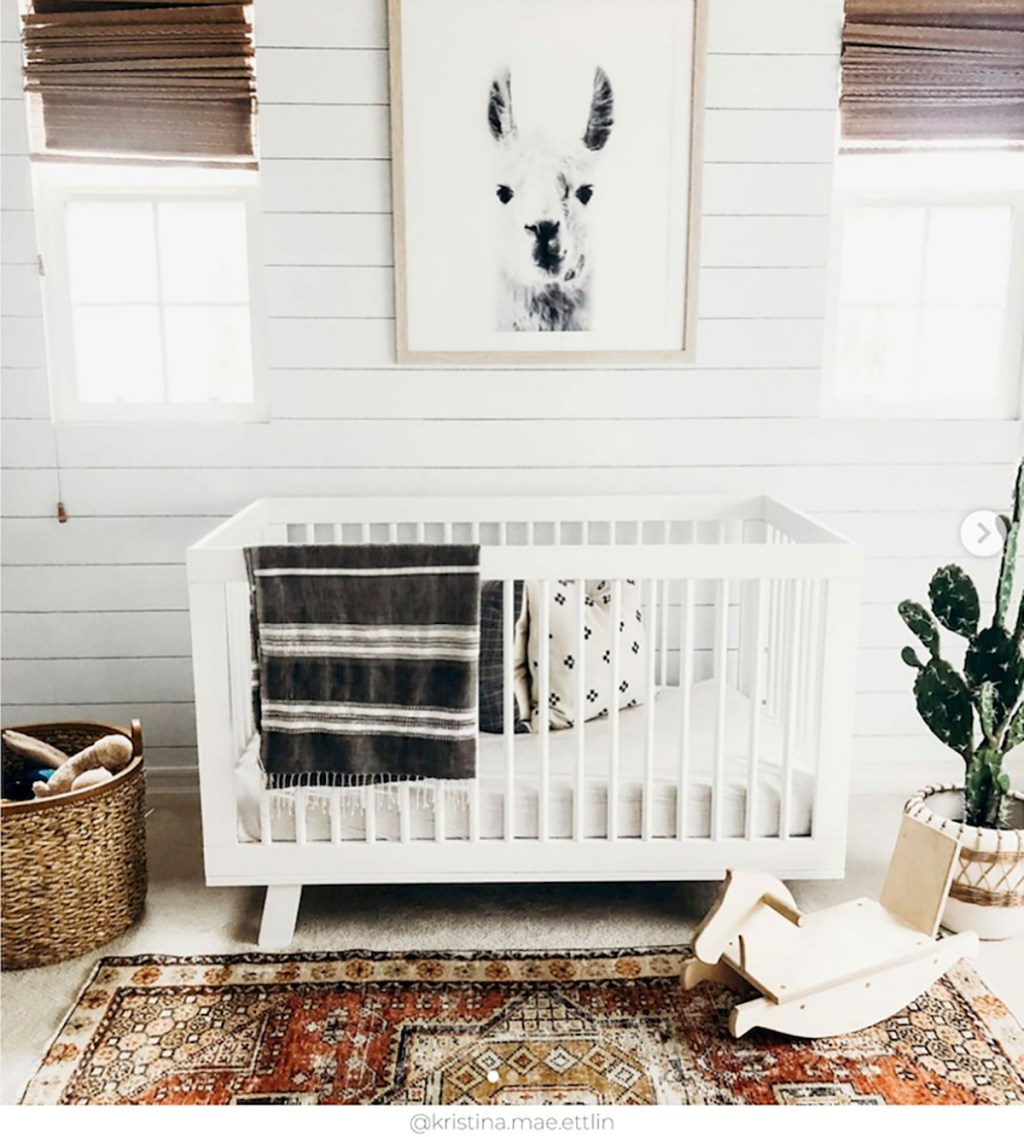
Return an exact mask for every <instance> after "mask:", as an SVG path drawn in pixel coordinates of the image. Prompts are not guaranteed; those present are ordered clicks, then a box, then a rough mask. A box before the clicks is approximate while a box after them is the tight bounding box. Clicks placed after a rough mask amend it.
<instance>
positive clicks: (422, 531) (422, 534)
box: [416, 521, 427, 545]
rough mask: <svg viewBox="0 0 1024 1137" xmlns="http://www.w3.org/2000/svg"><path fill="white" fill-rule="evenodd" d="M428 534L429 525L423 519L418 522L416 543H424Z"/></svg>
mask: <svg viewBox="0 0 1024 1137" xmlns="http://www.w3.org/2000/svg"><path fill="white" fill-rule="evenodd" d="M426 536H427V526H426V524H425V523H424V522H422V521H417V522H416V544H417V545H422V544H423V542H424V540H425V539H426Z"/></svg>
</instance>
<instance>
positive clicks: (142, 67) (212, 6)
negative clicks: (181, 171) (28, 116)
mask: <svg viewBox="0 0 1024 1137" xmlns="http://www.w3.org/2000/svg"><path fill="white" fill-rule="evenodd" d="M249 10H250V9H249V7H248V6H247V5H244V4H225V3H213V2H211V0H149V2H147V3H130V2H120V0H35V2H34V3H33V4H32V5H31V8H30V10H29V11H28V12H27V13H25V14H24V15H23V17H22V38H23V41H24V48H25V90H26V92H27V93H28V97H29V102H30V106H31V109H32V150H33V153H34V154H35V155H36V156H44V157H46V156H53V157H64V156H71V155H77V156H82V155H84V156H88V157H90V158H94V157H105V158H114V159H117V158H120V159H123V160H131V161H135V160H139V159H144V160H148V159H169V160H182V159H184V160H187V161H190V162H198V163H199V164H217V165H220V164H222V163H231V164H241V165H255V157H254V152H253V133H254V131H253V118H254V110H255V93H256V87H255V78H254V74H253V66H252V57H253V45H252V26H251V24H250V22H249V21H248V19H247V16H248V13H249Z"/></svg>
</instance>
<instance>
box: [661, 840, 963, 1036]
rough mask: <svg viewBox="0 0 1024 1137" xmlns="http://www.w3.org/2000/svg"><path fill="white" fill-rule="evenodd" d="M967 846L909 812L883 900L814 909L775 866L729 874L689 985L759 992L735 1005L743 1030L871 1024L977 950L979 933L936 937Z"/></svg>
mask: <svg viewBox="0 0 1024 1137" xmlns="http://www.w3.org/2000/svg"><path fill="white" fill-rule="evenodd" d="M958 852H959V842H958V840H957V839H956V838H954V837H950V836H947V835H946V834H945V833H941V832H939V831H937V830H935V829H931V828H929V827H928V826H925V825H922V824H921V823H920V822H918V821H915V820H914V819H913V818H910V817H904V819H903V823H902V826H901V828H900V833H899V838H898V839H897V842H896V849H895V852H894V853H893V857H892V861H891V863H890V865H889V873H888V876H887V877H886V881H885V887H884V888H883V890H882V899H881V902H878V901H875V900H869V899H867V898H862V899H859V900H851V901H849V902H848V903H846V904H837V905H836V906H835V907H833V908H827V909H824V910H823V911H821V912H812V913H802V912H800V911H799V909H798V908H797V906H796V902H795V901H794V899H793V896H792V894H791V893H790V892H789V890H788V889H787V888H786V887H785V885H783V884H782V883H781V882H780V881H778V880H776V879H775V878H774V877H772V876H769V875H768V874H766V873H758V872H736V873H732V872H730V873H727V874H726V879H725V884H724V885H723V887H722V890H721V892H720V893H719V895H718V898H717V900H716V901H715V904H714V905H713V906H712V908H711V911H710V912H709V913H708V915H707V916H706V917H705V919H704V921H703V923H702V924H701V925H700V927H699V928H698V929H697V934H696V936H695V937H694V943H693V950H694V955H695V957H696V958H695V959H692V960H690V961H688V962H687V963H686V964H685V965H684V967H683V974H682V983H683V987H684V988H685V989H686V990H689V989H690V988H692V987H694V986H696V985H697V984H698V983H701V982H703V981H704V980H713V981H715V982H718V983H722V984H724V985H726V986H728V987H732V988H734V989H735V990H740V991H746V992H748V993H749V992H750V988H751V987H753V988H754V989H755V990H756V991H757V992H759V993H760V994H759V997H757V998H753V999H750V1000H748V1001H747V1002H744V1003H740V1004H738V1005H737V1006H736V1007H734V1008H733V1011H732V1014H731V1016H730V1018H729V1030H730V1032H731V1033H732V1035H733V1037H734V1038H739V1037H740V1036H741V1035H743V1034H746V1032H747V1031H748V1030H750V1029H751V1028H753V1027H755V1026H763V1027H768V1028H769V1029H771V1030H776V1031H779V1032H780V1033H782V1034H792V1035H798V1036H800V1037H802V1038H824V1037H827V1036H829V1035H836V1034H849V1033H851V1032H852V1031H857V1030H863V1029H864V1028H865V1027H869V1026H873V1025H874V1024H875V1023H877V1022H881V1021H882V1020H883V1019H885V1018H888V1017H889V1016H890V1015H893V1014H895V1013H896V1012H897V1011H899V1010H901V1009H902V1008H903V1007H905V1006H906V1005H907V1004H908V1003H909V1002H911V1001H912V1000H913V999H915V998H916V997H917V996H918V995H920V994H921V993H922V992H923V991H925V990H927V988H928V987H929V986H931V984H932V983H934V982H935V980H936V979H938V978H939V976H940V975H942V974H943V973H944V972H945V971H947V970H948V969H949V968H950V967H952V966H953V964H954V963H956V962H957V960H959V959H962V958H964V957H965V956H972V955H974V954H976V952H977V950H978V937H977V936H976V935H975V934H974V933H973V932H964V933H962V934H961V935H957V936H951V937H949V938H947V939H942V940H936V939H935V934H936V932H937V931H938V928H939V918H940V916H941V915H942V908H943V904H944V903H945V900H946V896H947V894H948V892H949V886H950V882H951V880H952V877H953V869H954V866H955V864H956V858H957V854H958Z"/></svg>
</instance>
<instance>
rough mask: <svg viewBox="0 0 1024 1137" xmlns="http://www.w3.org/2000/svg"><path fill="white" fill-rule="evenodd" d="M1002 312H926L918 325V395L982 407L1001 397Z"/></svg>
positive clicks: (929, 310)
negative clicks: (984, 403)
mask: <svg viewBox="0 0 1024 1137" xmlns="http://www.w3.org/2000/svg"><path fill="white" fill-rule="evenodd" d="M1003 319H1004V314H1003V310H1002V308H962V309H956V308H926V309H925V311H924V312H923V314H922V321H921V383H920V386H921V394H922V396H923V397H924V398H928V399H947V400H956V401H970V402H982V401H985V400H987V399H993V398H995V397H996V396H997V395H998V394H999V362H1000V354H1001V351H1000V348H1001V344H1002V337H1003Z"/></svg>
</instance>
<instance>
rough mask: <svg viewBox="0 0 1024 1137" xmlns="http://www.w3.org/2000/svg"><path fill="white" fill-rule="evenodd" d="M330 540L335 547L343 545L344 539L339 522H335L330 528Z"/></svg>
mask: <svg viewBox="0 0 1024 1137" xmlns="http://www.w3.org/2000/svg"><path fill="white" fill-rule="evenodd" d="M331 540H332V541H333V542H334V543H335V545H343V544H344V543H345V537H344V534H343V533H342V528H341V522H340V521H335V523H334V524H333V525H332V526H331Z"/></svg>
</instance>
